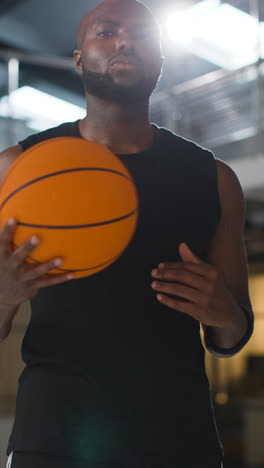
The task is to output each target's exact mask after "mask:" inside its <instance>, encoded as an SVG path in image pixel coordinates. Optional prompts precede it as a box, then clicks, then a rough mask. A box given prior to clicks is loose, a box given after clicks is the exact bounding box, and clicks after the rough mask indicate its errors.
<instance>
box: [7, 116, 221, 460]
mask: <svg viewBox="0 0 264 468" xmlns="http://www.w3.org/2000/svg"><path fill="white" fill-rule="evenodd" d="M78 122H79V121H76V122H71V123H65V124H62V125H60V126H58V127H55V128H52V129H49V130H46V131H44V132H41V133H38V134H35V135H32V136H30V137H28V138H27V139H26V140H24V141H21V142H19V143H20V144H21V146H22V148H23V150H26V149H27V148H29V147H31V146H33V145H35V144H36V143H38V142H41V141H43V140H46V139H50V138H54V137H60V136H61V137H65V136H73V137H78V138H81V135H80V133H79V128H78ZM152 125H153V127H154V129H155V139H154V142H153V145H152V146H151V148H149V149H147V150H145V151H142V152H140V153H135V154H127V155H125V154H122V155H117V156H118V157H119V158H120V160H121V161H122V162H123V164H124V165H125V166H126V167H127V169H128V170H129V171H130V173H131V175H132V177H133V179H134V182H135V184H136V188H137V191H138V196H139V220H138V226H137V230H136V232H135V235H134V237H133V239H132V241H131V243H130V244H129V246H128V247H127V249H126V250H125V251H124V253H123V254H122V255H121V257H120V258H119V259H118V260H117V261H116V262H115V263H114V264H112V265H111V266H110V267H108V268H107V269H105V270H103V271H101V272H99V273H97V274H95V275H93V276H90V277H86V278H81V279H76V280H73V281H70V282H66V283H63V284H60V285H55V286H52V287H47V288H43V289H41V290H40V291H39V293H38V294H37V295H36V296H35V297H33V298H32V299H31V317H30V321H29V324H28V327H27V330H26V333H25V336H24V338H23V342H22V350H21V352H22V358H23V360H24V362H25V368H24V370H23V372H22V373H21V375H20V377H19V381H18V392H17V399H16V412H15V420H14V424H13V428H12V432H11V435H10V439H9V444H8V448H7V455H9V454H10V452H11V451H12V450H13V451H23V452H27V451H29V452H40V453H41V452H42V453H49V454H54V455H56V456H64V457H65V456H66V457H67V458H68V459H72V460H79V461H84V462H87V463H88V462H91V463H92V462H94V463H96V462H98V463H99V462H100V463H113V464H117V465H118V463H120V464H123V465H124V466H128V461H129V463H131V466H136V464H137V463H142V466H143V465H144V467H145V466H146V467H149V466H158V464H159V463H160V466H162V467H163V468H164V467H165V466H166V463H167V466H169V465H170V463H171V466H179V467H180V468H198V467H202V468H217V467H218V466H219V464H220V460H221V459H222V457H223V448H222V445H221V442H220V439H219V435H218V431H217V427H216V423H215V417H214V409H213V404H212V399H211V394H210V385H209V381H208V377H207V375H206V370H205V360H204V348H203V345H202V342H201V337H200V323H199V322H198V321H196V320H194V319H193V318H191V317H190V316H188V315H185V314H182V313H180V312H178V311H176V310H173V309H170V308H168V307H167V306H165V305H163V304H161V303H160V302H159V301H158V300H157V298H156V293H155V292H154V291H153V289H152V288H151V283H152V281H153V278H152V276H151V271H152V270H153V269H154V268H156V267H157V266H158V265H159V264H160V263H161V262H180V261H182V259H181V257H180V255H179V252H178V247H179V245H180V243H181V242H186V243H187V244H188V245H189V247H190V248H191V249H192V251H193V252H194V253H195V254H196V255H197V256H198V257H199V258H201V259H202V260H203V259H205V255H206V250H207V248H208V246H209V243H210V241H211V239H212V237H213V235H214V233H215V230H216V227H217V224H218V223H219V220H220V216H221V206H220V200H219V193H218V186H217V168H216V161H215V158H214V155H213V154H212V153H211V152H210V151H208V150H206V149H204V148H202V147H200V146H198V145H197V144H195V143H194V142H191V141H188V140H186V139H184V138H182V137H180V136H178V135H176V134H174V133H172V132H170V131H169V130H167V129H164V128H159V127H157V126H156V125H155V124H152ZM69 190H71V187H70V186H69ZM87 209H88V207H87ZM83 249H85V245H84V246H83ZM183 300H184V299H183ZM152 464H153V465H152Z"/></svg>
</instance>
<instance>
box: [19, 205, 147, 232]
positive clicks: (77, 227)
mask: <svg viewBox="0 0 264 468" xmlns="http://www.w3.org/2000/svg"><path fill="white" fill-rule="evenodd" d="M137 211H138V210H137V209H136V210H133V211H131V213H128V214H127V215H125V216H121V217H120V218H116V219H110V220H109V221H102V222H101V223H93V224H79V225H73V226H47V225H46V224H31V223H21V222H19V221H17V223H16V225H17V226H25V227H33V228H45V229H85V228H92V227H97V226H105V225H106V224H113V223H117V222H118V221H123V220H124V219H127V218H130V216H133V215H134V214H135V213H137Z"/></svg>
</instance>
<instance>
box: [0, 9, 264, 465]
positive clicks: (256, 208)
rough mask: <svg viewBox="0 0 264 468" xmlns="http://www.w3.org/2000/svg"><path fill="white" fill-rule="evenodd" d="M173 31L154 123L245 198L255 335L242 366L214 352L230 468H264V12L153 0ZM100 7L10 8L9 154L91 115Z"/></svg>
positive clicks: (4, 383) (3, 391)
mask: <svg viewBox="0 0 264 468" xmlns="http://www.w3.org/2000/svg"><path fill="white" fill-rule="evenodd" d="M142 1H143V3H144V4H145V5H146V6H148V7H149V8H150V9H151V10H152V11H153V13H154V15H155V16H156V17H157V19H158V21H159V23H160V25H161V28H162V46H163V55H164V57H165V64H164V70H163V76H162V78H161V80H160V82H159V84H158V87H157V89H156V90H155V92H154V94H153V96H152V100H151V120H152V122H155V123H156V124H157V125H159V126H164V127H167V128H169V129H170V130H172V131H174V132H175V133H177V134H179V135H181V136H183V137H185V138H187V139H190V140H194V141H195V142H197V143H198V144H200V145H202V146H204V147H206V148H208V149H210V150H212V151H213V152H214V155H215V156H216V157H217V158H219V159H222V160H223V161H225V162H227V163H228V164H229V165H230V166H231V167H232V168H233V169H234V171H235V172H236V174H237V175H238V178H239V180H240V183H241V186H242V189H243V191H244V195H245V199H246V207H247V216H246V223H245V229H244V236H245V242H246V248H247V254H248V263H249V287H250V297H251V301H252V306H253V310H254V312H255V317H256V321H255V332H254V335H253V337H252V338H251V340H250V342H249V343H248V344H247V345H246V347H245V348H244V349H243V350H242V351H241V352H240V353H239V355H237V356H234V357H233V358H228V359H218V358H214V357H213V356H212V355H210V354H209V353H206V365H207V371H208V376H209V379H210V383H211V388H212V395H213V403H214V406H215V412H216V420H217V424H218V428H219V432H220V435H221V438H222V441H223V444H224V449H225V453H226V460H225V468H229V467H230V468H231V467H233V468H235V467H240V468H243V467H244V468H255V467H258V468H260V467H262V468H264V2H263V1H262V0H230V1H228V0H227V1H224V0H222V1H221V0H178V1H176V2H175V1H174V0H163V1H162V2H160V1H159V0H142ZM98 3H100V2H99V1H95V0H74V2H72V1H71V0H45V2H43V1H40V0H1V3H0V150H3V149H5V148H6V147H9V146H12V145H15V144H17V142H18V141H19V140H20V139H23V138H24V137H26V136H28V135H30V134H32V133H35V132H38V131H41V130H45V129H47V128H49V127H52V126H55V125H58V124H60V123H62V122H65V121H74V120H77V119H78V118H82V117H83V116H84V115H85V98H84V91H83V84H82V80H81V78H80V77H79V76H78V75H77V73H76V72H75V70H74V67H73V50H74V48H75V47H76V34H77V29H78V25H79V21H80V19H81V17H82V16H83V14H84V13H86V12H87V11H88V10H89V9H91V8H93V7H94V6H96V5H97V4H98ZM29 317H30V306H29V304H28V303H26V304H23V305H22V306H21V308H20V311H19V313H18V314H17V316H16V318H15V321H14V325H13V330H12V333H11V335H10V336H9V337H8V339H7V340H6V341H4V342H3V343H2V344H1V346H0V375H1V379H0V466H1V467H2V466H3V467H4V466H5V463H6V455H5V451H6V446H7V439H8V437H9V433H10V430H11V424H12V421H13V415H14V409H15V398H16V391H17V383H18V378H19V375H20V373H21V371H22V369H23V367H24V365H23V362H22V360H21V355H20V346H21V342H22V339H23V336H24V333H25V330H26V327H27V324H28V321H29Z"/></svg>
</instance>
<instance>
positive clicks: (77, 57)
mask: <svg viewBox="0 0 264 468" xmlns="http://www.w3.org/2000/svg"><path fill="white" fill-rule="evenodd" d="M73 56H74V66H75V69H76V71H77V72H78V73H79V74H80V75H82V74H83V70H82V53H81V51H80V50H79V49H75V50H74V51H73Z"/></svg>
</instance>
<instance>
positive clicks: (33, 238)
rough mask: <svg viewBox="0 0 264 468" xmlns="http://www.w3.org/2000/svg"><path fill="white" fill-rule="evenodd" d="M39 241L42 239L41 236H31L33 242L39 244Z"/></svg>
mask: <svg viewBox="0 0 264 468" xmlns="http://www.w3.org/2000/svg"><path fill="white" fill-rule="evenodd" d="M39 243H40V240H39V238H38V237H37V236H33V237H31V244H33V245H37V244H39Z"/></svg>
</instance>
